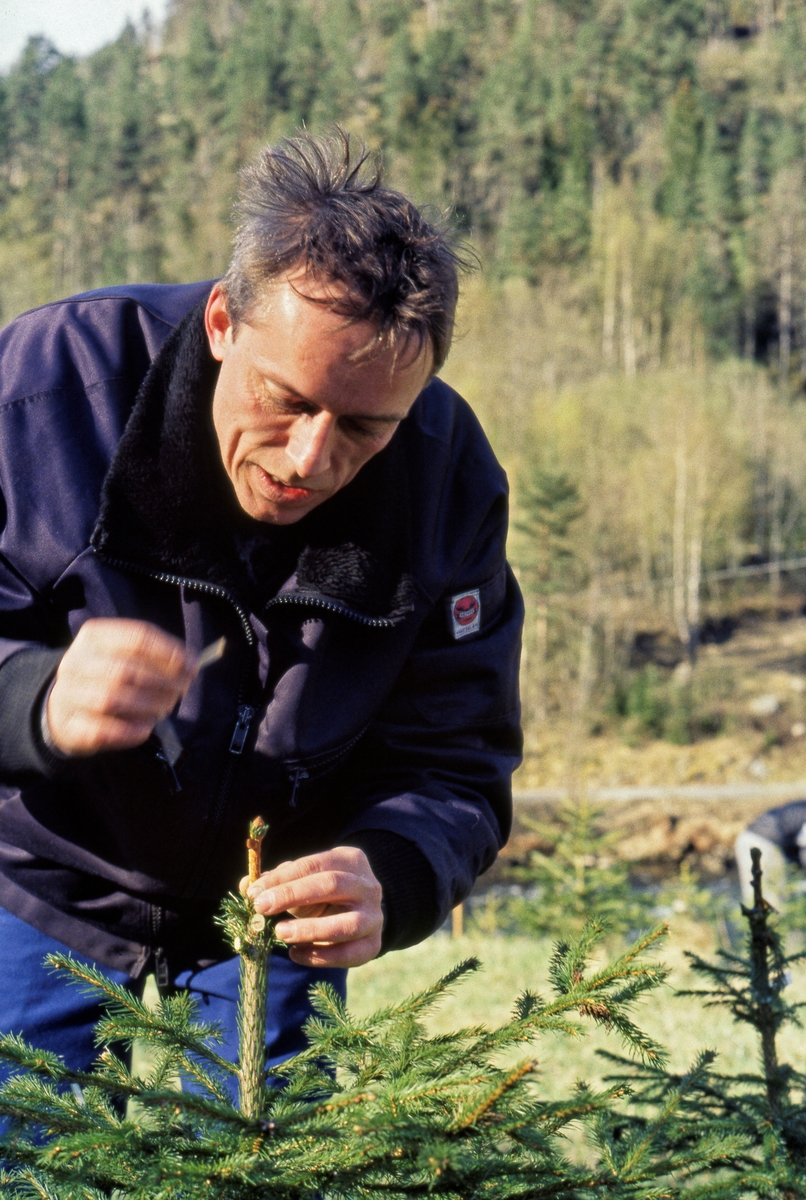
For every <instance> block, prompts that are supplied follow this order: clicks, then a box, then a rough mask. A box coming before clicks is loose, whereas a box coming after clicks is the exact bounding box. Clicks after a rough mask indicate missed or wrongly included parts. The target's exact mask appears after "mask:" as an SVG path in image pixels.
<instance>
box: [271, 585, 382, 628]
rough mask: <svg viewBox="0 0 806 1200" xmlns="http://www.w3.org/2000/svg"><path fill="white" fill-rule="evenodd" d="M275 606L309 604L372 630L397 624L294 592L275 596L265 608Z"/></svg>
mask: <svg viewBox="0 0 806 1200" xmlns="http://www.w3.org/2000/svg"><path fill="white" fill-rule="evenodd" d="M277 604H310V605H311V607H312V608H322V609H324V610H325V611H326V612H333V613H339V615H340V616H342V617H349V618H350V619H351V620H352V621H358V623H359V624H360V625H369V626H370V628H372V629H388V628H394V626H395V625H396V624H397V621H393V620H391V618H389V617H367V616H365V615H364V614H363V613H358V612H356V611H355V609H353V608H347V607H346V605H344V604H337V603H336V601H335V600H325V599H324V597H320V596H299V595H295V594H294V592H281V593H280V595H279V596H275V597H274V598H273V599H272V600H270V601H269V602H268V604H267V605H266V608H273V607H274V606H275V605H277Z"/></svg>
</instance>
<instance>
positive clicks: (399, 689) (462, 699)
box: [343, 497, 523, 949]
mask: <svg viewBox="0 0 806 1200" xmlns="http://www.w3.org/2000/svg"><path fill="white" fill-rule="evenodd" d="M505 532H506V506H505V500H504V498H503V497H502V498H500V500H499V502H497V503H496V504H495V505H494V506H493V509H492V511H491V512H490V513H489V514H488V518H487V521H486V523H485V526H484V527H483V528H482V530H480V532H479V536H478V538H477V539H475V541H474V543H473V546H472V549H471V550H470V552H469V553H468V555H467V557H466V558H465V561H464V562H463V563H462V566H461V568H460V569H459V571H458V572H457V573H456V574H455V575H454V577H453V578H452V579H451V581H450V582H449V584H448V586H447V587H446V588H445V591H444V594H443V595H442V596H441V597H440V598H439V599H438V601H437V602H436V603H435V604H434V605H433V607H432V609H431V612H430V614H429V616H428V617H427V618H426V620H425V622H424V623H423V625H422V627H421V629H420V632H419V635H418V638H417V641H416V643H415V645H414V648H413V651H412V653H411V655H410V656H409V658H408V661H407V662H406V665H405V666H404V669H403V671H402V673H401V675H400V676H399V678H398V680H397V683H396V685H395V688H394V690H393V692H392V694H391V695H390V696H389V698H388V699H387V701H386V703H385V704H384V706H383V708H382V710H381V711H380V712H379V714H378V716H377V719H376V720H375V722H374V723H373V725H372V726H371V728H370V730H369V731H368V733H367V735H366V736H365V738H364V739H362V743H361V753H360V765H359V764H358V763H357V765H356V772H357V776H358V777H357V779H356V785H357V787H358V788H359V790H360V793H361V795H363V796H364V797H365V798H366V800H367V802H368V803H367V807H366V808H364V809H363V811H362V812H361V813H360V814H359V815H358V816H357V817H355V818H354V819H353V820H352V821H351V822H350V824H349V826H348V827H347V828H346V829H345V830H344V839H343V840H345V841H347V842H350V843H351V844H354V845H359V846H361V847H362V848H363V849H365V850H366V852H367V855H368V858H369V860H370V863H371V864H372V865H373V869H374V870H375V873H376V874H377V875H378V878H379V879H380V882H381V884H382V885H383V887H384V895H385V897H386V899H387V907H388V912H387V928H386V930H385V933H384V948H385V949H392V948H398V947H400V946H403V945H409V944H412V943H414V942H416V941H418V940H421V939H422V938H423V937H425V936H427V935H428V934H429V933H430V932H432V931H433V930H434V929H435V928H438V927H439V925H440V924H441V923H442V922H443V921H444V919H445V918H446V916H447V915H448V913H449V912H450V910H451V908H452V907H453V906H454V905H456V904H458V903H459V902H460V901H461V900H463V899H464V898H465V896H467V894H468V893H469V892H470V890H471V888H472V887H473V884H474V883H475V881H476V878H477V876H478V875H479V874H480V873H481V872H482V871H485V870H486V869H487V868H488V867H489V866H490V865H491V864H492V862H493V860H494V859H495V856H496V854H497V852H498V850H499V849H500V848H501V846H502V845H503V844H504V842H505V841H506V839H507V837H508V836H509V830H510V825H511V811H512V793H511V775H512V772H513V770H514V769H515V767H516V766H517V765H518V764H519V762H520V757H521V749H522V738H521V730H520V706H519V700H518V668H519V660H520V638H521V627H522V622H523V604H522V599H521V595H520V591H519V589H518V586H517V583H516V581H515V579H514V576H513V575H512V572H511V571H510V569H509V567H508V566H507V564H506V562H505V559H504V543H505ZM472 593H476V594H477V596H478V603H479V604H480V628H479V629H478V631H476V632H472V633H469V634H466V635H464V636H459V637H456V636H455V632H456V625H455V622H454V619H453V615H452V614H453V607H454V604H455V601H456V598H457V597H462V596H463V595H471V594H472ZM459 631H460V632H461V626H459ZM404 843H405V845H404ZM373 855H374V859H373ZM376 862H377V864H378V865H377V866H376ZM426 865H427V868H428V870H427V872H426V870H425V868H426ZM429 884H430V887H429V886H428V885H429Z"/></svg>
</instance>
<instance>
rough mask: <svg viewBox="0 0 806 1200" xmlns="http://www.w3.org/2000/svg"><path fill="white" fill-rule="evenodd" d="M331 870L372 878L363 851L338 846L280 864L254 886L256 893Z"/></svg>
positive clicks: (267, 872)
mask: <svg viewBox="0 0 806 1200" xmlns="http://www.w3.org/2000/svg"><path fill="white" fill-rule="evenodd" d="M330 870H346V871H350V872H352V873H353V874H355V875H364V876H367V877H370V876H372V871H371V868H370V866H369V862H368V861H367V858H366V855H365V854H364V852H363V851H362V850H359V849H357V848H356V847H354V846H336V847H335V848H334V849H333V850H325V851H322V852H321V853H320V854H309V855H306V856H305V857H303V858H295V859H293V860H291V861H289V862H282V863H279V864H278V865H277V866H276V867H273V868H272V869H271V870H270V871H264V872H263V874H262V875H261V876H260V878H259V879H258V880H257V881H256V882H255V884H253V885H252V886H253V888H254V890H255V893H257V892H258V891H262V890H264V889H265V888H269V887H275V886H276V885H277V884H282V883H289V882H291V881H292V880H295V879H302V878H304V877H305V876H307V875H318V874H321V873H323V872H326V871H330Z"/></svg>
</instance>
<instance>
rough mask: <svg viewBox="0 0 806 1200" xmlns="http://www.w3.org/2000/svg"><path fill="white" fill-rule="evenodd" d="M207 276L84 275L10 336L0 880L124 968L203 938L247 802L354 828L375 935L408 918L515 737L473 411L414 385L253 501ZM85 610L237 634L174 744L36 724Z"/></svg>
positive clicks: (450, 859) (81, 944)
mask: <svg viewBox="0 0 806 1200" xmlns="http://www.w3.org/2000/svg"><path fill="white" fill-rule="evenodd" d="M209 288H210V284H209V283H205V284H192V285H186V286H156V285H155V286H132V287H125V288H110V289H107V290H104V291H98V292H91V293H88V294H86V295H84V296H79V297H75V298H73V299H70V300H65V301H63V302H60V303H56V304H50V305H46V306H45V307H43V308H40V309H37V310H35V311H33V312H30V313H27V314H25V315H24V316H22V317H20V318H18V319H17V320H16V321H14V322H13V323H12V324H11V325H10V326H8V327H7V328H6V329H5V330H3V332H2V333H1V334H0V499H2V507H1V508H0V523H1V525H2V534H0V704H1V705H2V711H3V716H2V718H0V780H2V783H0V905H2V906H3V907H5V908H7V909H8V910H9V911H11V912H12V913H14V914H16V915H17V916H19V917H21V918H23V919H24V920H26V921H28V922H29V923H30V924H32V925H34V926H36V927H37V928H39V929H42V930H44V931H46V932H48V933H50V934H51V935H52V936H54V937H57V938H59V939H60V940H62V941H64V942H66V943H67V944H68V945H70V946H72V947H73V948H74V949H76V950H78V951H81V952H83V953H86V954H89V955H92V956H94V957H95V958H97V959H98V960H100V961H101V962H105V963H107V964H108V965H110V966H113V967H116V968H118V969H121V970H126V971H128V972H130V973H131V974H133V975H136V974H138V973H139V972H141V971H143V970H145V969H148V968H149V967H150V966H151V965H153V961H154V953H155V951H156V950H157V948H158V947H159V948H163V949H164V950H165V951H166V952H167V953H168V955H169V957H170V958H172V959H173V962H174V964H175V965H176V966H177V967H179V966H191V965H193V964H194V963H197V962H206V961H210V960H212V959H215V958H216V957H218V956H219V955H220V954H221V953H222V949H221V945H220V943H219V941H218V935H217V933H216V931H215V928H214V926H213V924H212V920H211V916H212V913H213V912H214V911H215V909H216V907H217V905H218V902H219V900H220V897H221V895H222V894H223V893H224V892H225V891H227V890H229V889H231V888H232V887H233V885H234V883H235V882H236V881H237V879H238V878H239V877H240V875H241V874H242V861H243V845H244V836H245V830H246V826H247V822H248V820H249V819H250V818H251V817H254V816H255V815H256V814H258V813H260V814H261V815H262V816H263V817H264V818H265V819H266V820H267V821H268V823H269V825H270V827H271V834H270V838H269V845H270V859H271V861H273V862H278V861H281V860H283V859H286V858H289V857H294V856H297V855H300V854H304V853H310V852H312V851H314V850H316V849H324V848H326V847H329V846H332V845H338V844H344V843H348V844H353V845H358V846H361V847H362V848H364V849H365V851H366V853H367V855H368V857H369V860H370V863H371V864H372V866H373V869H374V870H375V873H376V874H377V876H378V878H379V879H380V882H381V884H382V885H383V889H384V895H385V898H386V903H387V909H388V917H387V927H386V931H385V935H384V946H385V947H386V948H394V947H395V946H399V945H406V944H410V943H411V942H413V941H415V940H417V939H419V938H421V937H423V936H426V935H427V934H428V933H429V932H430V931H431V930H432V929H433V928H435V927H436V926H438V925H439V924H440V923H441V921H442V920H443V919H444V917H445V915H446V914H447V912H448V911H449V910H450V908H451V907H452V906H453V905H454V904H456V903H457V902H458V901H459V900H460V899H461V898H463V897H464V896H465V895H466V894H467V893H468V891H469V890H470V888H471V887H472V885H473V882H474V880H475V879H476V877H477V875H478V874H479V873H480V872H481V871H483V870H485V869H486V868H487V867H488V866H489V865H490V863H491V862H492V860H493V858H494V857H495V854H496V851H497V849H498V847H499V846H500V845H501V844H502V842H503V841H504V840H505V839H506V837H507V834H508V830H509V821H510V775H511V771H512V769H513V767H514V766H515V765H517V761H518V757H519V752H520V735H519V727H518V701H517V672H518V657H519V635H520V626H521V619H522V609H521V601H520V597H519V594H518V591H517V587H516V585H515V584H514V581H513V579H512V576H511V574H510V572H509V570H508V568H507V567H506V564H505V561H504V543H505V531H506V481H505V477H504V475H503V472H502V471H501V469H500V467H499V466H498V464H497V463H496V461H495V459H494V457H493V455H492V452H491V450H490V448H489V446H488V444H487V441H486V439H485V437H484V435H483V433H482V431H481V429H480V427H479V425H478V423H477V421H476V420H475V418H474V416H473V414H472V412H471V411H470V409H469V408H468V407H467V405H466V404H465V403H464V402H463V401H462V400H461V399H460V398H459V397H458V396H457V395H456V394H455V393H454V392H453V391H451V389H450V388H448V387H447V386H445V385H444V384H443V383H441V382H439V381H435V382H433V383H431V384H430V385H429V386H428V387H427V388H426V389H425V390H424V392H423V393H422V394H421V395H420V397H419V398H418V399H417V401H416V402H415V405H414V407H413V409H412V412H411V414H410V415H409V417H408V418H407V419H406V421H405V422H404V423H403V424H402V425H401V427H400V428H399V430H398V431H397V433H396V434H395V436H394V438H393V439H392V441H391V442H390V444H389V445H388V446H387V447H386V448H385V449H384V450H383V451H382V452H381V453H380V454H378V455H377V456H376V457H375V458H373V459H372V460H371V461H370V462H369V463H368V464H366V465H365V466H364V467H363V469H362V470H361V471H360V472H359V474H358V476H357V477H356V479H355V480H353V481H352V482H351V483H350V484H349V485H348V486H347V487H346V488H344V489H343V490H342V491H341V492H339V493H338V494H337V495H336V496H334V497H332V498H331V499H330V500H328V501H327V502H326V503H325V504H323V505H322V506H321V507H320V508H318V509H316V510H314V511H313V512H312V513H310V514H308V515H307V516H306V517H305V518H304V519H303V520H302V521H300V522H298V523H297V524H296V525H292V526H288V527H282V528H280V527H276V526H271V525H266V524H263V523H259V522H255V521H253V520H251V518H249V517H248V516H247V515H246V514H244V513H243V512H242V511H241V509H240V508H239V507H238V504H237V501H236V499H235V496H234V493H233V490H232V487H231V485H230V482H229V480H228V478H227V476H226V473H225V471H224V468H223V466H222V464H221V461H220V456H219V453H218V448H217V443H216V440H215V436H214V431H213V429H212V419H211V415H210V404H211V397H212V392H213V389H214V386H215V380H216V377H217V370H218V366H217V364H216V363H215V362H214V360H213V359H212V357H211V355H210V354H209V350H208V348H207V343H206V338H205V334H204V328H203V318H202V313H203V302H204V300H205V299H206V296H207V294H208V292H209ZM457 602H458V605H459V607H458V609H457ZM99 616H126V617H134V618H139V619H142V620H147V621H153V622H155V623H156V624H158V625H159V626H161V627H162V628H164V629H166V630H168V631H169V632H171V633H173V634H175V635H177V636H178V637H181V638H182V639H184V640H185V641H186V642H187V644H188V646H189V647H190V648H191V649H192V650H194V651H198V650H201V648H202V647H203V646H205V645H207V644H208V643H209V642H211V641H213V640H214V639H215V638H217V637H219V636H222V635H224V636H226V638H227V650H226V653H225V654H224V656H223V658H222V659H221V660H220V661H219V662H218V663H216V664H214V665H213V666H211V667H209V668H208V669H207V670H206V671H204V672H202V673H201V674H200V675H199V677H198V678H197V679H196V681H195V682H194V683H193V685H192V686H191V688H190V690H189V691H188V693H187V695H186V696H185V697H184V699H183V700H182V702H181V704H180V705H179V706H178V708H177V710H176V712H175V713H174V716H173V720H174V724H175V727H176V729H177V732H178V734H179V737H180V739H181V741H182V744H183V747H184V750H183V754H182V756H181V757H180V759H179V761H178V762H177V763H176V766H175V768H174V769H173V770H172V769H171V768H170V767H169V766H168V764H167V763H166V762H165V761H164V759H163V758H162V757H161V755H160V747H159V743H158V742H157V740H156V738H153V737H152V738H151V739H150V740H149V741H148V742H147V743H146V744H145V745H143V746H141V747H138V748H137V749H134V750H130V751H119V752H114V753H104V754H98V755H96V756H94V757H92V758H90V759H81V760H72V761H70V762H68V763H60V762H57V761H55V760H54V759H53V758H52V756H50V755H49V754H48V752H47V750H46V748H45V747H44V745H43V744H42V742H41V737H40V735H39V732H38V725H37V721H38V712H39V708H40V705H41V700H42V696H43V694H44V691H45V689H46V687H47V685H48V682H49V680H50V679H51V678H52V675H53V673H54V671H55V668H56V666H57V664H58V660H59V658H60V656H61V654H62V653H63V651H64V647H65V646H66V645H68V644H69V642H70V640H71V639H72V638H73V637H74V636H75V634H76V631H77V630H78V628H79V627H80V626H81V624H82V622H84V621H85V620H87V619H88V618H90V617H99ZM468 629H470V632H468Z"/></svg>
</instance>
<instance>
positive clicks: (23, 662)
mask: <svg viewBox="0 0 806 1200" xmlns="http://www.w3.org/2000/svg"><path fill="white" fill-rule="evenodd" d="M63 655H64V650H63V649H62V650H51V649H49V648H48V647H45V646H36V647H34V648H33V649H31V650H19V651H18V652H17V653H16V654H13V655H12V656H11V658H7V659H6V661H5V662H4V663H3V665H2V666H1V667H0V769H1V770H2V771H3V772H4V774H7V775H24V774H29V773H30V772H32V771H35V772H36V773H37V774H39V775H51V776H52V775H56V774H58V773H59V772H60V771H61V770H63V769H64V762H65V760H64V759H62V758H59V757H57V756H56V755H55V754H52V753H51V751H50V750H49V749H48V747H47V746H46V745H45V741H44V739H43V737H42V728H41V724H42V723H41V713H42V701H43V700H44V698H45V693H46V692H47V690H48V688H49V687H50V683H51V680H52V679H53V676H54V675H55V674H56V670H57V668H58V666H59V663H60V662H61V660H62V657H63Z"/></svg>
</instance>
